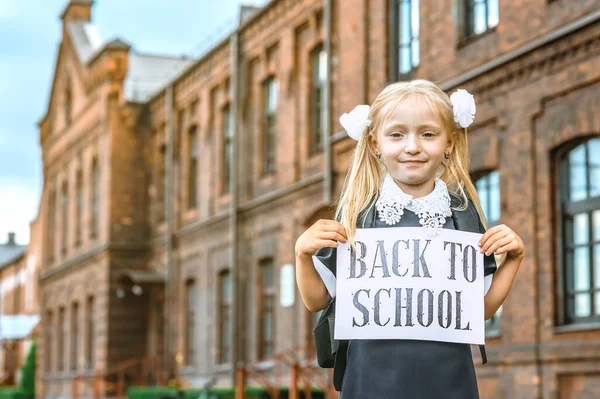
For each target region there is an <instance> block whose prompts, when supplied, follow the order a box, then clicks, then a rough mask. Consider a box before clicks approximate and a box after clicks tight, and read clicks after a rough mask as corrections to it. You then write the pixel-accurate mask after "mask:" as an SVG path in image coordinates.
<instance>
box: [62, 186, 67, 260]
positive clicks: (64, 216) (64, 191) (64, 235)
mask: <svg viewBox="0 0 600 399" xmlns="http://www.w3.org/2000/svg"><path fill="white" fill-rule="evenodd" d="M67 237H69V184H68V183H67V182H64V183H63V187H62V243H61V244H62V252H63V254H66V253H67V239H68V238H67Z"/></svg>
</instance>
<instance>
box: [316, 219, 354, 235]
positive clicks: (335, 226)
mask: <svg viewBox="0 0 600 399" xmlns="http://www.w3.org/2000/svg"><path fill="white" fill-rule="evenodd" d="M329 222H331V223H324V224H323V225H322V227H323V231H328V232H330V231H335V232H337V233H339V234H340V235H342V236H343V237H345V238H346V239H347V238H348V234H347V233H346V228H345V227H344V225H342V224H341V223H339V222H336V221H334V220H330V221H329Z"/></svg>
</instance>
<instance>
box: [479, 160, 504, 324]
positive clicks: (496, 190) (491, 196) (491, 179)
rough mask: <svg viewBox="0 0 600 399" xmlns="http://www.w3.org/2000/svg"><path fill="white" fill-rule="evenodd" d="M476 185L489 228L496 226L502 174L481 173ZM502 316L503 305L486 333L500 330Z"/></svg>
mask: <svg viewBox="0 0 600 399" xmlns="http://www.w3.org/2000/svg"><path fill="white" fill-rule="evenodd" d="M475 187H476V188H477V196H478V197H479V201H480V202H481V208H482V209H483V213H484V215H485V218H486V220H487V225H488V228H489V227H493V226H496V225H497V224H498V223H499V222H500V175H499V174H498V171H497V170H493V171H490V172H486V173H484V174H481V175H479V177H477V178H476V179H475ZM501 317H502V306H500V308H499V309H498V310H497V311H496V313H495V314H494V315H493V316H492V317H491V318H490V319H488V320H486V321H485V331H486V334H490V335H492V334H498V333H499V332H500V318H501Z"/></svg>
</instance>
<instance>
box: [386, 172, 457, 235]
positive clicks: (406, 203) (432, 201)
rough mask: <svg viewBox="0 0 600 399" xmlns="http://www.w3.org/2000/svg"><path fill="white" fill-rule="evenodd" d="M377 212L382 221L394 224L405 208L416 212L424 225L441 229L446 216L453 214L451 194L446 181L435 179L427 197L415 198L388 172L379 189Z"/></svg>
mask: <svg viewBox="0 0 600 399" xmlns="http://www.w3.org/2000/svg"><path fill="white" fill-rule="evenodd" d="M375 207H376V209H377V214H378V216H379V219H380V220H381V221H382V222H385V223H387V224H389V225H394V224H396V223H398V222H399V221H400V218H401V217H402V215H403V214H404V209H408V210H410V211H412V212H414V213H415V214H416V215H417V216H418V217H419V223H420V224H421V226H423V227H427V228H431V229H434V230H435V229H439V228H442V227H443V226H444V223H445V222H446V218H447V217H449V216H452V209H451V208H450V194H449V193H448V188H447V187H446V183H444V182H443V181H442V180H440V179H435V187H434V188H433V191H432V192H431V193H430V194H427V195H426V196H425V197H421V198H413V196H412V195H409V194H406V193H405V192H404V191H402V189H401V188H400V187H398V185H397V184H396V182H395V181H394V179H393V178H392V176H390V174H389V173H388V174H387V175H386V176H385V179H384V181H383V184H382V185H381V188H380V190H379V198H378V199H377V202H376V203H375Z"/></svg>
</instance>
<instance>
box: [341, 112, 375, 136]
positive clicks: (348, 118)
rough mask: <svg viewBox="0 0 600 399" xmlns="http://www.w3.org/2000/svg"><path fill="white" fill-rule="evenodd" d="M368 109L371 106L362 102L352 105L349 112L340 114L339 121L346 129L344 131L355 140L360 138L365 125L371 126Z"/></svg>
mask: <svg viewBox="0 0 600 399" xmlns="http://www.w3.org/2000/svg"><path fill="white" fill-rule="evenodd" d="M370 111H371V107H369V106H368V105H364V104H363V105H357V106H356V107H354V109H353V110H352V111H351V112H350V113H349V114H347V113H344V115H342V116H340V123H341V124H342V126H343V127H344V129H346V132H348V136H350V137H352V138H353V139H354V140H356V141H358V140H360V136H362V133H363V130H364V129H365V126H371V121H370V120H369V112H370Z"/></svg>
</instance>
